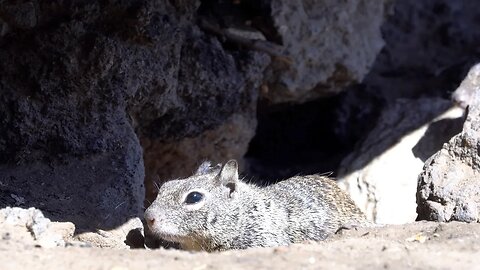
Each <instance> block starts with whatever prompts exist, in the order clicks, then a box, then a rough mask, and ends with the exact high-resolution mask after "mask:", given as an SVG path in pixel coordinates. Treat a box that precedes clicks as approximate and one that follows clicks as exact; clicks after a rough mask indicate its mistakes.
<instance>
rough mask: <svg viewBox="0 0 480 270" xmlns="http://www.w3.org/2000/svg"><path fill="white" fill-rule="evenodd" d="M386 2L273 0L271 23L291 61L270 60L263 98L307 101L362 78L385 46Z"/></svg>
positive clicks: (277, 101) (359, 0) (278, 100)
mask: <svg viewBox="0 0 480 270" xmlns="http://www.w3.org/2000/svg"><path fill="white" fill-rule="evenodd" d="M387 2H388V1H365V0H354V1H346V2H338V1H332V0H322V1H309V0H300V1H279V0H273V1H271V3H270V11H271V17H272V21H273V24H274V26H275V29H276V32H277V34H278V36H279V39H280V40H281V44H282V45H283V46H284V53H285V55H287V56H290V57H291V60H292V61H291V62H287V63H286V62H285V61H283V60H275V61H273V62H272V65H270V67H269V68H268V70H267V72H266V80H267V84H268V88H269V91H265V92H264V95H263V97H265V98H267V99H268V100H270V101H272V102H274V103H280V102H304V101H307V100H312V99H315V98H318V97H321V96H326V95H329V94H330V95H331V94H335V93H339V92H340V91H342V90H343V89H344V87H345V86H347V85H349V84H352V83H354V82H360V81H362V79H363V77H364V76H365V75H366V74H367V73H368V71H369V70H370V68H371V66H372V64H373V62H374V60H375V58H376V56H377V54H378V52H380V50H381V48H382V47H383V45H384V42H383V39H382V36H381V32H380V26H381V25H382V23H383V19H384V9H385V5H386V3H387Z"/></svg>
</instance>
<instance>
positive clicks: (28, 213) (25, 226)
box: [0, 207, 75, 248]
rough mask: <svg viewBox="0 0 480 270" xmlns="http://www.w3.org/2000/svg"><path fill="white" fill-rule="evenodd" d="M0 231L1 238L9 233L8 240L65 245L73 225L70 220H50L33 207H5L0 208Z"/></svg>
mask: <svg viewBox="0 0 480 270" xmlns="http://www.w3.org/2000/svg"><path fill="white" fill-rule="evenodd" d="M0 231H2V233H3V238H5V236H6V235H9V236H8V240H10V241H17V242H22V243H24V244H30V245H35V246H41V247H45V248H51V247H65V245H66V243H67V241H70V240H71V239H72V237H73V233H74V231H75V225H73V223H71V222H51V221H50V219H48V218H45V217H44V216H43V213H42V212H41V211H40V210H38V209H35V208H33V207H32V208H28V209H23V208H18V207H13V208H11V207H6V208H2V209H0ZM12 238H13V239H12ZM4 240H5V239H4Z"/></svg>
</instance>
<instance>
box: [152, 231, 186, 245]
mask: <svg viewBox="0 0 480 270" xmlns="http://www.w3.org/2000/svg"><path fill="white" fill-rule="evenodd" d="M157 235H158V236H159V237H160V238H162V239H163V240H166V241H169V242H174V243H181V242H183V239H184V238H183V237H181V236H178V235H175V234H169V233H157Z"/></svg>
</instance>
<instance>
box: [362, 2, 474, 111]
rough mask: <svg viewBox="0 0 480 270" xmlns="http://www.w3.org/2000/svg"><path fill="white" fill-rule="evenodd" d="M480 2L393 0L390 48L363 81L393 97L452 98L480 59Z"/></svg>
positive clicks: (387, 30) (387, 27) (387, 26)
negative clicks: (478, 26)
mask: <svg viewBox="0 0 480 270" xmlns="http://www.w3.org/2000/svg"><path fill="white" fill-rule="evenodd" d="M477 6H478V1H476V0H425V1H417V0H402V1H393V2H392V5H390V6H389V7H390V8H389V10H388V11H387V12H386V13H387V14H388V16H387V19H386V21H385V23H384V24H383V25H382V33H383V37H384V39H385V47H384V49H383V50H382V52H381V53H380V54H379V55H378V57H377V59H376V61H375V64H374V65H373V68H372V70H371V72H370V73H369V74H368V75H367V76H366V78H365V80H364V81H363V83H365V84H367V85H368V87H369V88H371V89H372V91H375V92H377V94H381V95H382V96H384V97H385V98H386V99H387V101H390V102H394V100H395V99H397V98H418V97H424V96H442V97H445V98H447V97H449V94H448V93H449V92H450V93H451V91H452V90H453V89H455V88H456V87H457V86H458V83H459V82H460V81H461V80H462V79H463V78H464V77H465V74H466V72H467V71H468V68H469V67H470V66H471V65H472V64H473V63H475V62H478V60H480V49H479V46H478V44H479V43H480V31H476V30H475V28H474V25H478V23H479V19H478V18H479V16H480V10H479V9H478V8H477ZM465 68H466V69H465Z"/></svg>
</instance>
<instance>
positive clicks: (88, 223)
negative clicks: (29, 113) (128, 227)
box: [0, 126, 145, 230]
mask: <svg viewBox="0 0 480 270" xmlns="http://www.w3.org/2000/svg"><path fill="white" fill-rule="evenodd" d="M124 131H125V132H126V133H127V134H125V135H124V136H123V138H125V139H123V140H120V141H119V142H118V143H120V145H121V147H119V148H118V149H116V150H111V151H107V152H106V153H98V154H91V155H86V156H85V157H83V158H76V157H69V156H65V157H64V158H63V160H62V161H61V162H60V161H51V162H48V163H43V162H40V161H38V162H34V163H27V164H18V165H10V164H8V165H6V164H3V165H0V182H1V186H0V193H1V194H8V195H10V196H0V205H4V206H7V205H21V206H22V207H28V206H35V207H37V208H39V209H41V210H42V211H43V213H44V214H45V215H46V216H47V217H48V218H50V219H52V220H55V221H70V222H73V223H75V225H76V226H77V228H78V229H81V230H83V229H96V228H102V229H109V228H114V227H116V226H118V225H119V224H122V223H123V222H125V221H126V220H127V219H128V218H129V217H132V216H141V215H142V207H143V198H144V194H145V190H144V186H143V180H144V167H143V159H142V152H141V148H140V145H139V143H138V140H137V138H136V136H135V134H134V133H133V130H131V128H129V127H128V126H126V128H124ZM117 132H118V131H117ZM120 138H121V137H120ZM11 194H13V195H15V197H14V196H12V195H11ZM20 203H21V204H20Z"/></svg>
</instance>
